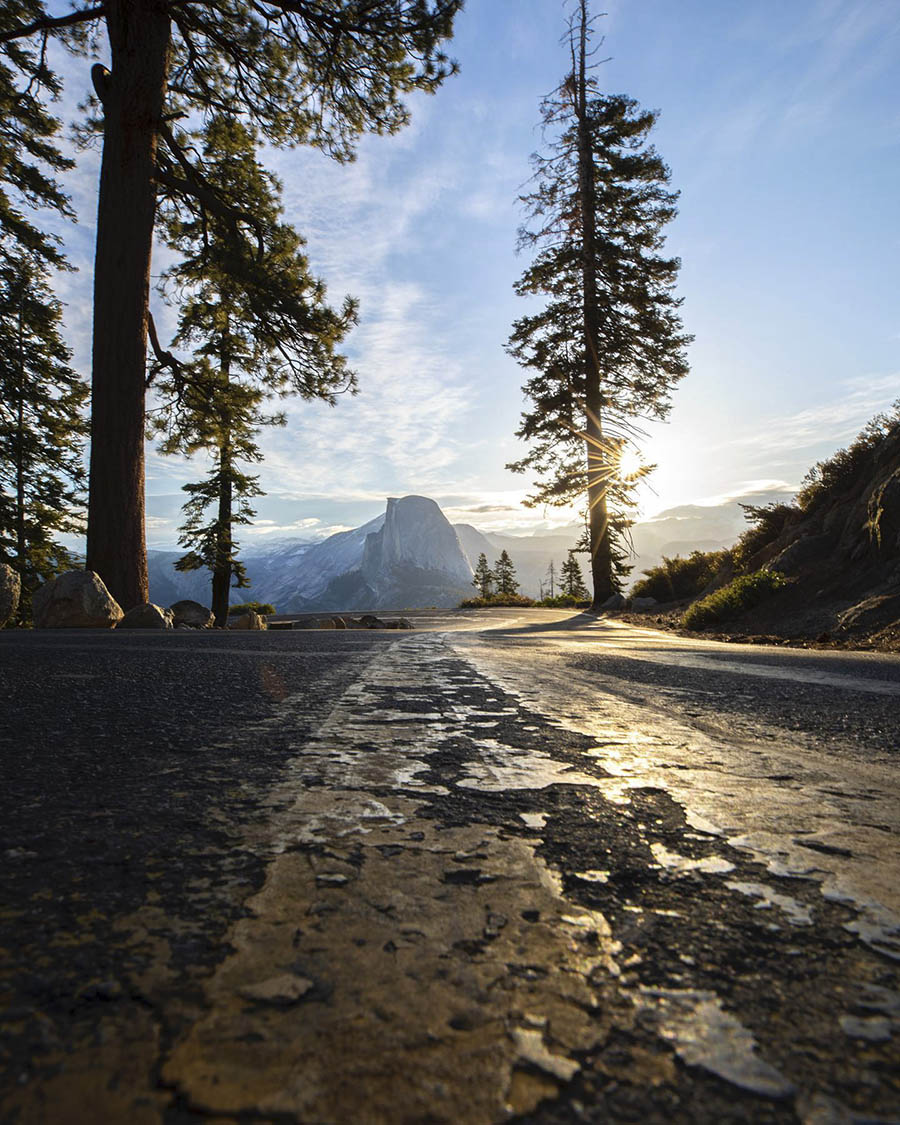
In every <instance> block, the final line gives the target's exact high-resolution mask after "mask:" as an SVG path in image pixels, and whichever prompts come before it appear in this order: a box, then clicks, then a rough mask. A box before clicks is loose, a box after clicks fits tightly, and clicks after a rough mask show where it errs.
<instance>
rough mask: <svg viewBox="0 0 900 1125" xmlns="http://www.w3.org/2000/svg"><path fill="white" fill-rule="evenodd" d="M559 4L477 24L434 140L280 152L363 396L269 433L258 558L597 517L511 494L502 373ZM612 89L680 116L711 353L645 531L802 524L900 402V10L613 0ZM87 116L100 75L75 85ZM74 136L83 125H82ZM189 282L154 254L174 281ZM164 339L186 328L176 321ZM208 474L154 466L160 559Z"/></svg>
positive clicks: (515, 2) (692, 328) (93, 169)
mask: <svg viewBox="0 0 900 1125" xmlns="http://www.w3.org/2000/svg"><path fill="white" fill-rule="evenodd" d="M567 10H568V7H567V5H566V3H564V2H563V0H467V4H466V7H465V9H464V10H463V12H462V13H461V15H460V16H459V17H458V19H457V23H456V34H455V36H454V39H453V41H452V43H451V44H450V46H449V53H450V54H451V55H452V56H453V57H455V58H456V59H457V61H458V63H459V67H460V73H459V75H458V76H456V77H454V78H452V79H450V80H448V81H447V82H446V83H445V84H444V86H443V87H442V88H441V89H440V90H439V91H438V93H437V94H436V95H435V96H433V97H427V96H424V95H423V96H416V97H414V98H413V99H411V102H410V106H411V110H412V115H413V118H412V123H411V125H410V126H409V127H408V128H407V129H406V130H404V131H403V132H402V133H400V134H397V135H396V136H394V137H365V138H363V139H362V140H361V142H360V144H359V146H358V158H357V160H356V161H355V163H353V164H350V165H337V164H335V163H333V162H331V161H329V160H328V159H327V157H325V156H324V155H323V154H321V153H318V152H315V151H312V150H305V149H303V150H300V149H298V150H292V151H289V152H283V151H268V152H267V153H266V163H267V164H268V166H269V167H271V168H272V169H273V170H275V171H276V172H277V174H278V175H279V177H280V178H281V180H282V182H283V186H284V203H285V213H286V218H287V219H288V220H289V221H290V222H291V223H293V224H294V225H295V226H296V227H297V229H298V230H299V231H300V232H301V233H302V234H303V235H304V237H305V238H306V239H307V243H308V253H309V257H310V260H311V264H312V266H313V269H314V271H315V272H316V273H317V274H318V275H319V276H320V277H322V278H323V279H324V280H325V282H326V283H327V285H328V291H329V295H330V298H331V299H332V302H333V303H335V304H337V303H339V302H340V300H341V298H342V297H343V295H344V294H346V293H349V294H353V295H354V296H356V297H358V298H359V301H360V306H361V313H360V323H359V326H358V328H357V329H355V330H354V332H353V333H352V335H351V336H350V337H349V338H348V340H347V343H346V347H345V351H346V353H347V355H348V357H349V359H350V361H351V364H352V366H353V367H354V368H355V369H356V371H357V372H358V375H359V383H360V393H359V395H358V396H357V397H355V398H350V397H346V396H345V397H343V398H341V399H340V400H339V402H338V405H337V406H336V407H335V408H330V407H328V406H327V405H325V404H321V403H303V402H297V401H288V402H286V403H285V404H284V405H285V407H286V409H287V415H288V425H287V426H286V427H285V428H284V429H281V430H275V429H269V430H267V431H265V432H264V433H263V434H262V437H261V445H262V448H263V450H264V453H265V461H264V463H263V464H262V465H261V466H260V469H259V472H260V484H261V486H262V487H263V488H264V489H265V490H266V493H267V495H266V497H264V498H262V499H260V500H259V501H258V503H257V505H256V507H257V512H258V518H257V521H256V523H255V525H254V526H253V527H251V528H247V529H243V531H242V534H243V535H244V536H246V537H252V538H253V540H254V541H255V542H257V543H259V542H262V541H264V540H265V539H266V538H269V537H273V538H274V537H278V538H282V537H286V536H296V537H299V538H319V537H322V536H324V535H326V534H330V533H331V532H333V531H335V530H340V529H342V528H345V527H353V526H358V525H359V524H360V523H362V522H364V521H366V520H368V519H370V518H372V517H373V516H375V515H377V514H378V513H379V512H380V511H382V510H383V509H384V502H385V498H386V497H388V496H402V495H406V494H408V493H418V494H422V495H427V496H430V497H432V498H433V499H435V500H437V502H438V503H439V504H440V505H441V507H442V508H443V509H444V511H445V513H446V514H447V515H448V517H449V518H450V519H451V520H452V521H453V522H466V523H472V524H474V525H475V526H477V527H479V528H480V529H482V530H484V531H503V532H507V533H510V532H511V533H514V534H528V533H530V532H532V531H538V530H541V529H547V528H553V527H557V526H560V525H563V524H567V523H569V522H571V520H572V518H573V516H574V514H575V513H574V511H572V510H567V509H562V510H560V509H552V508H551V509H544V508H537V509H527V508H524V507H523V506H522V501H523V499H524V498H525V497H526V496H527V495H528V492H529V483H530V482H529V478H528V477H527V476H525V477H523V476H520V475H516V474H513V473H510V472H509V471H507V470H506V469H505V468H504V466H505V464H506V463H507V462H510V461H513V460H517V459H519V458H520V457H521V456H522V455H523V452H524V448H523V446H522V445H521V443H520V442H519V441H518V440H517V439H516V438H515V436H514V435H515V430H516V428H517V426H518V421H519V416H520V413H521V411H522V409H523V405H524V400H523V396H522V393H521V390H520V388H521V385H522V383H523V382H524V381H525V378H526V374H525V372H524V371H523V370H522V369H521V368H519V367H518V366H517V365H516V363H515V362H514V361H513V359H512V358H511V357H509V356H508V355H507V354H506V353H505V351H504V344H505V342H506V340H507V338H508V336H509V333H510V331H511V325H512V322H513V321H514V320H515V319H516V318H517V317H519V316H521V315H523V313H524V312H525V311H526V304H525V302H524V301H523V299H522V298H519V297H517V296H516V295H515V294H514V292H513V285H514V282H515V280H516V279H517V278H518V277H519V276H520V275H521V273H522V272H523V271H524V270H525V268H526V267H527V265H528V261H529V259H528V257H527V255H522V256H517V254H516V231H517V228H518V227H519V226H520V225H521V223H522V221H523V219H524V214H523V210H522V207H521V205H520V204H519V203H518V196H519V194H520V193H521V192H522V191H523V190H524V189H525V187H526V184H527V180H528V177H529V175H530V166H529V155H530V154H531V153H532V152H534V151H536V150H539V149H540V148H541V144H542V140H541V135H540V131H539V129H538V128H537V125H538V122H539V102H540V99H541V97H542V96H543V95H544V94H547V93H549V92H550V91H551V90H552V89H553V88H554V87H555V86H556V85H557V84H558V82H559V81H560V79H561V78H562V77H563V76H564V74H565V71H566V52H565V48H564V47H563V46H562V45H561V43H560V37H561V36H562V33H563V31H564V27H565V17H566V11H567ZM604 10H605V13H606V14H605V16H604V17H603V18H602V19H601V20H600V23H599V30H600V31H601V32H602V33H603V35H604V36H605V42H604V44H603V47H602V50H601V57H603V58H606V59H607V61H605V62H604V63H603V64H602V65H601V66H600V68H599V70H598V72H597V78H598V82H599V84H600V87H601V89H602V90H604V91H606V92H609V93H625V94H628V95H629V96H631V97H633V98H635V99H636V100H637V101H638V102H639V103H640V104H641V105H642V106H644V107H647V108H653V109H658V110H659V112H660V117H659V122H658V125H657V127H656V129H655V131H654V134H653V141H654V143H655V145H656V148H657V149H658V151H659V153H660V154H661V156H662V157H663V158H664V160H665V161H666V163H667V164H668V165H669V166H670V168H671V171H672V186H673V187H674V188H676V189H678V190H679V191H680V192H681V198H680V203H679V215H678V217H677V219H676V220H675V221H674V222H673V223H672V224H671V225H670V227H669V229H668V241H667V250H668V252H669V253H672V254H676V255H678V256H679V257H680V258H681V260H682V269H681V273H680V279H679V285H678V292H679V294H680V295H681V296H682V297H683V299H684V304H683V307H682V317H683V320H684V324H685V328H686V330H687V331H688V332H690V333H692V334H693V336H694V342H693V344H692V346H691V348H690V352H689V358H690V364H691V371H690V374H689V375H688V377H687V378H686V379H685V380H684V381H683V382H682V383H681V384H680V385H679V387H678V388H677V390H676V391H675V394H674V405H673V409H672V412H671V415H670V417H669V419H668V421H667V422H666V423H664V424H655V423H648V424H645V425H644V429H645V430H646V433H647V438H646V440H645V441H644V442H643V443H642V451H643V454H644V456H645V458H646V459H647V460H648V461H649V462H651V463H655V464H656V465H657V466H658V467H657V469H656V472H655V473H654V474H653V476H652V477H651V479H650V486H649V487H648V488H647V489H646V490H645V492H644V495H643V497H642V502H641V515H642V517H643V518H645V519H649V518H653V517H654V516H655V515H656V514H658V513H659V512H661V511H663V510H666V509H669V508H672V507H674V506H676V505H682V504H699V505H708V506H715V505H718V504H723V503H730V502H733V501H734V500H735V499H739V498H741V497H746V496H750V495H752V496H755V497H759V496H765V495H770V494H771V495H772V496H773V497H775V496H778V497H779V498H781V497H783V495H784V494H785V493H790V492H792V491H795V490H796V488H797V487H798V486H799V484H800V481H801V480H802V478H803V475H804V473H805V472H806V471H807V469H808V468H809V467H810V466H811V465H812V464H814V463H815V462H816V461H817V460H820V459H822V458H824V457H826V456H828V455H829V454H831V453H832V452H833V451H834V450H835V449H837V448H839V447H841V446H842V445H846V444H847V442H848V441H850V440H852V438H853V437H854V435H855V434H856V433H857V432H858V431H859V430H860V429H861V427H862V426H863V425H864V423H865V422H866V421H867V420H868V419H869V418H871V417H872V416H873V415H874V414H875V413H877V412H879V411H881V410H884V409H887V408H888V407H889V406H890V405H891V403H892V402H894V401H895V400H897V399H900V302H898V284H897V274H898V270H897V262H898V260H900V218H898V215H900V208H898V204H897V201H898V200H900V152H898V148H900V6H898V5H897V3H896V0H791V2H790V3H789V4H785V3H784V2H783V0H748V2H737V0H717V2H712V0H679V2H678V3H677V4H675V3H672V2H671V0H609V2H608V3H606V4H605V6H604ZM62 65H63V68H64V70H65V76H66V81H67V85H66V103H67V104H69V105H71V106H74V105H75V103H76V102H77V101H78V100H80V99H81V98H82V97H83V96H84V91H85V83H86V81H87V77H88V72H89V64H88V63H86V62H84V61H83V60H65V61H64V63H63V64H62ZM61 112H62V113H63V116H65V115H66V107H65V106H64V107H63V108H62V111H61ZM97 168H98V158H97V154H96V153H92V152H88V153H86V154H82V155H80V156H79V167H78V169H77V171H76V172H74V173H72V174H71V178H70V180H69V182H68V186H69V189H70V191H71V192H72V194H73V198H74V200H75V204H76V207H77V208H78V210H79V214H80V216H81V221H80V222H79V224H78V226H77V227H76V228H74V229H72V228H66V229H65V231H64V232H63V233H64V238H65V241H66V244H67V247H68V250H69V253H70V256H71V258H72V261H73V262H74V263H75V264H76V265H77V266H78V267H79V272H78V273H77V274H74V275H68V276H66V277H64V278H62V279H61V281H60V293H61V295H62V297H63V299H64V300H65V302H66V304H67V308H66V324H67V328H68V334H69V338H70V340H71V342H72V344H73V346H74V348H75V362H76V364H77V366H79V367H80V368H81V369H82V370H83V371H84V372H85V374H88V373H89V369H90V358H89V348H90V287H91V269H92V252H93V237H94V228H93V216H94V214H95V210H96V180H97ZM165 264H166V255H165V253H164V252H162V251H158V252H157V253H156V255H155V258H154V272H155V273H156V272H159V271H161V270H162V268H164V266H165ZM153 308H154V314H155V317H156V320H157V324H158V325H159V326H160V330H161V335H165V333H166V331H167V330H171V327H172V325H173V324H174V313H173V312H172V311H171V310H166V309H165V307H164V306H163V304H162V301H161V299H160V298H158V297H155V298H154V301H153ZM204 470H205V464H204V463H203V462H202V460H195V461H193V462H188V461H185V460H183V459H177V458H163V457H161V456H160V455H159V454H158V453H157V452H156V451H155V450H154V449H153V447H152V446H148V450H147V506H148V528H147V533H148V542H149V544H150V545H151V546H163V545H172V544H174V543H175V541H176V539H177V527H178V524H179V523H180V522H181V521H180V519H179V507H180V504H181V502H182V500H183V499H184V496H183V494H182V493H181V492H180V489H181V486H182V485H183V484H184V483H185V482H187V481H191V480H196V479H198V478H199V477H200V476H202V474H203V472H204Z"/></svg>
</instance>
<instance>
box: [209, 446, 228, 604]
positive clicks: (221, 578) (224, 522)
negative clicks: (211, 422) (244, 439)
mask: <svg viewBox="0 0 900 1125" xmlns="http://www.w3.org/2000/svg"><path fill="white" fill-rule="evenodd" d="M231 471H232V462H231V445H230V436H229V434H228V431H227V430H226V432H225V436H224V437H223V439H222V444H221V446H220V447H219V513H218V519H217V521H216V563H215V566H214V567H213V576H212V611H213V615H214V617H215V619H216V625H221V626H224V625H227V624H228V599H229V594H230V591H231V553H232V541H231V514H232V513H231V505H232V473H231Z"/></svg>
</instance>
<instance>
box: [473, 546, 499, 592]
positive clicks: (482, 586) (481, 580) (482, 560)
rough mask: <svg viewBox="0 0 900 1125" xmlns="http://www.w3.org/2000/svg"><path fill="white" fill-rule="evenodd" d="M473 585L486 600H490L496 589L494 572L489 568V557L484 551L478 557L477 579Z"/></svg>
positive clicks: (474, 579) (475, 578)
mask: <svg viewBox="0 0 900 1125" xmlns="http://www.w3.org/2000/svg"><path fill="white" fill-rule="evenodd" d="M472 585H473V586H474V587H475V589H476V590H477V591H478V593H479V595H480V597H481V598H482V599H484V600H487V599H489V598H490V596H491V594H492V593H493V589H494V572H493V571H492V570H491V568H490V567H489V566H488V561H487V556H486V555H485V553H484V551H482V552H481V554H480V555H479V556H478V562H477V564H476V566H475V577H474V578H473V579H472Z"/></svg>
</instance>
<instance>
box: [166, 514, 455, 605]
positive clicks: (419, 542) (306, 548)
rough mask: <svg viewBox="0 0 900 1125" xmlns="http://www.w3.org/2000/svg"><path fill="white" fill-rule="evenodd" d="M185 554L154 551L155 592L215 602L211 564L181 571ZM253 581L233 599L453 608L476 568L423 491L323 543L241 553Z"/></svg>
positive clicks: (285, 544) (171, 599)
mask: <svg viewBox="0 0 900 1125" xmlns="http://www.w3.org/2000/svg"><path fill="white" fill-rule="evenodd" d="M179 557H180V552H175V551H149V552H148V565H149V570H150V598H151V600H152V601H155V602H157V603H159V604H165V605H170V604H172V603H173V602H174V601H177V600H178V599H179V598H193V599H195V600H197V601H200V602H204V603H205V602H207V601H208V600H209V587H210V575H209V572H208V571H206V570H202V571H193V572H187V573H183V572H179V571H176V570H175V569H174V563H175V561H176V559H178V558H179ZM241 557H242V559H243V562H244V564H245V566H246V568H247V577H248V578H249V579H250V587H249V588H248V589H246V590H235V591H234V593H233V595H232V597H233V600H234V601H243V600H249V599H253V600H255V601H261V602H270V603H271V604H273V605H275V606H276V607H277V609H278V610H279V612H284V613H297V612H301V613H302V612H314V611H317V610H359V609H400V608H414V607H418V606H437V607H439V608H446V607H450V606H455V605H458V604H459V602H460V601H461V600H462V598H464V597H466V596H468V595H469V594H471V593H472V566H471V564H470V562H469V559H468V557H467V555H466V552H465V551H464V550H463V548H462V546H461V545H460V542H459V539H458V538H457V534H456V531H455V530H454V528H453V527H452V526H451V524H450V523H449V521H448V520H447V518H446V516H445V515H444V513H443V512H442V511H441V509H440V508H439V507H438V505H437V504H436V503H435V502H434V500H430V499H428V498H427V497H424V496H405V497H403V498H402V499H396V498H391V499H389V500H388V502H387V508H386V511H385V512H384V514H383V515H380V516H378V517H376V518H375V519H374V520H370V521H369V522H368V523H366V524H363V526H362V527H358V528H354V529H353V530H352V531H341V532H338V533H337V534H336V535H331V536H329V537H328V538H327V539H325V540H322V541H321V542H318V543H315V542H314V543H310V542H308V541H304V540H298V541H295V542H290V541H287V542H285V541H284V540H282V541H281V542H280V543H278V544H273V545H272V547H271V548H269V549H266V548H263V547H257V548H254V549H248V550H246V551H244V552H243V553H242V556H241Z"/></svg>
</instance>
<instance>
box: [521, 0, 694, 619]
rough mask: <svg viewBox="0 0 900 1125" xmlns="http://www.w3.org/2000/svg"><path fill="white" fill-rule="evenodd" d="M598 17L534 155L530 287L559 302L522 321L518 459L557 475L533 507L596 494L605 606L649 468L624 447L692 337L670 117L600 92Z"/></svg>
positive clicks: (582, 30)
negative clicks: (594, 44)
mask: <svg viewBox="0 0 900 1125" xmlns="http://www.w3.org/2000/svg"><path fill="white" fill-rule="evenodd" d="M590 22H591V21H590V19H589V15H588V8H587V0H579V7H578V11H577V17H576V18H575V19H574V20H573V21H572V23H571V24H570V28H569V36H568V40H569V46H570V49H571V54H572V69H571V72H570V73H569V74H568V75H567V76H566V78H565V79H564V80H563V82H562V83H561V84H560V86H559V87H558V88H557V89H556V90H555V91H554V92H553V93H552V94H551V95H550V96H549V97H547V98H546V99H545V100H544V101H543V103H542V105H541V115H542V119H543V125H544V130H545V133H546V134H547V135H548V136H550V137H551V138H553V139H552V141H551V143H550V146H549V154H548V155H546V156H535V157H534V158H533V162H534V166H535V181H536V186H535V189H534V191H533V192H531V193H530V194H528V195H526V196H524V197H523V202H524V204H525V206H526V208H527V210H528V214H529V217H530V220H531V222H532V227H531V229H526V230H523V231H521V232H520V247H530V248H532V249H533V250H534V251H535V257H534V261H533V262H532V265H531V266H530V267H529V268H528V269H527V270H526V271H525V273H524V274H523V276H522V278H521V279H520V281H519V282H518V284H517V286H516V291H517V292H518V293H519V294H520V295H522V296H534V295H538V294H542V295H545V296H546V297H547V298H548V300H547V304H546V305H545V307H544V309H543V310H542V311H540V312H537V313H534V314H531V315H528V316H525V317H522V318H521V319H520V320H518V321H516V322H515V324H514V326H513V333H512V335H511V337H510V341H509V345H508V346H509V351H510V353H511V354H512V355H513V356H514V357H515V358H516V359H517V360H518V362H519V363H521V364H522V365H523V366H524V367H527V368H530V369H533V370H534V371H535V372H536V374H534V375H533V376H532V377H531V378H530V379H529V381H528V382H527V383H526V384H525V387H524V391H525V393H526V395H527V396H528V398H529V399H530V400H531V404H532V405H531V408H530V409H529V410H528V411H526V412H525V413H524V414H523V416H522V423H521V425H520V427H519V430H518V431H517V433H518V436H519V437H522V438H524V439H526V440H527V441H530V442H533V443H534V444H533V447H532V449H531V451H530V452H529V454H528V455H527V456H526V457H524V458H523V459H522V460H520V461H518V462H515V463H514V464H512V465H510V466H509V468H511V469H513V470H514V471H516V472H524V471H526V470H529V469H531V470H535V471H536V472H537V473H538V475H539V476H540V477H542V478H544V479H543V481H542V482H541V483H540V484H539V486H538V488H537V490H536V492H535V494H534V496H533V497H532V501H531V502H532V503H541V504H545V503H549V504H564V503H569V502H571V501H572V500H574V499H575V498H577V497H581V496H585V495H586V496H587V501H588V511H589V541H590V552H591V570H592V577H593V586H594V604H595V605H600V604H602V602H603V601H605V599H606V598H608V597H609V596H610V594H612V593H614V592H615V591H616V589H617V588H618V586H619V584H620V573H619V571H620V568H619V563H621V562H622V560H623V558H624V556H625V554H626V551H625V550H624V548H623V536H624V535H625V533H626V532H627V528H628V526H629V525H630V518H629V514H628V509H629V505H630V504H631V503H632V502H633V493H634V489H635V486H636V483H637V481H638V480H639V479H640V478H641V476H643V475H644V473H646V472H647V471H649V469H648V468H643V469H639V470H637V471H636V472H635V473H630V474H629V473H625V472H623V471H622V468H621V458H622V454H623V452H624V451H625V449H626V447H627V445H628V444H629V442H630V441H632V440H633V439H634V437H635V436H636V434H638V433H639V431H638V430H637V429H636V426H635V421H634V420H635V419H637V418H641V417H653V418H663V417H665V416H666V414H667V413H668V411H669V409H670V405H671V404H670V393H671V390H672V388H673V387H674V385H675V384H676V383H677V382H678V380H679V379H681V378H682V377H683V376H684V375H685V374H686V372H687V362H686V358H685V348H686V346H687V344H688V343H689V341H690V337H688V336H686V335H685V334H684V333H683V331H682V324H681V320H680V317H679V315H678V307H679V305H680V303H681V302H680V300H679V299H678V298H677V297H676V296H675V295H674V292H673V289H674V285H675V281H676V278H677V274H678V268H679V264H680V263H679V262H678V259H677V258H666V257H663V256H662V255H661V254H660V250H661V249H662V246H663V229H664V227H665V226H666V224H667V223H669V222H670V221H671V220H672V219H673V218H674V216H675V213H676V212H675V203H676V200H677V193H676V192H673V191H671V190H669V186H668V185H669V180H670V173H669V170H668V168H667V167H666V165H665V164H664V163H663V161H662V160H661V159H660V157H659V156H658V154H657V153H656V151H655V150H654V148H653V147H652V146H651V145H650V144H649V143H648V141H647V136H648V134H649V132H650V130H651V129H652V128H653V125H654V123H655V121H656V114H654V113H652V112H648V111H644V110H641V109H640V108H639V107H638V105H637V103H636V102H635V101H634V100H633V99H631V98H628V97H625V96H624V95H620V94H617V95H609V94H601V93H600V92H599V90H598V87H597V80H596V77H595V76H594V75H593V74H592V73H591V66H590V62H589V60H590V56H591V51H590V36H591V27H590Z"/></svg>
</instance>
